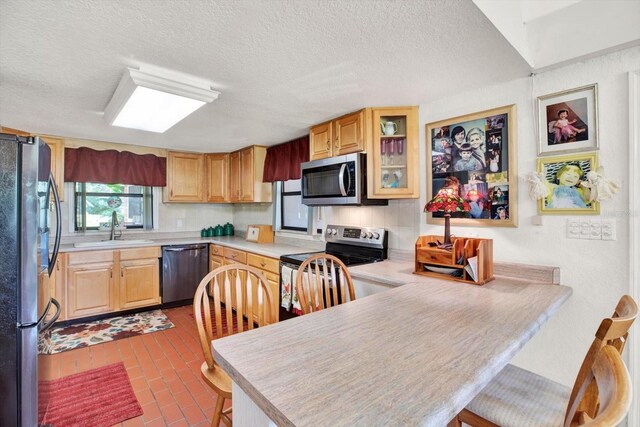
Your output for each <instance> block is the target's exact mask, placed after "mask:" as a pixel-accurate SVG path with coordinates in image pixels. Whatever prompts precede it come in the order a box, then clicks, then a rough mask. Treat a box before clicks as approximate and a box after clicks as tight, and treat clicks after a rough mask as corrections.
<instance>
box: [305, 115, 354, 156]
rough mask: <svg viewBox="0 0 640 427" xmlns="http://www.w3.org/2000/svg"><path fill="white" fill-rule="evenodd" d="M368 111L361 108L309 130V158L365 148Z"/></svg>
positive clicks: (338, 154)
mask: <svg viewBox="0 0 640 427" xmlns="http://www.w3.org/2000/svg"><path fill="white" fill-rule="evenodd" d="M365 114H366V111H365V110H360V111H356V112H354V113H350V114H347V115H345V116H342V117H339V118H337V119H335V120H332V121H330V122H326V123H321V124H319V125H316V126H313V127H312V128H311V129H310V130H309V147H310V148H309V150H310V153H309V159H310V160H317V159H325V158H327V157H334V156H341V155H344V154H349V153H357V152H359V151H364V149H365V146H366V144H365V124H366V120H365V119H366V116H365Z"/></svg>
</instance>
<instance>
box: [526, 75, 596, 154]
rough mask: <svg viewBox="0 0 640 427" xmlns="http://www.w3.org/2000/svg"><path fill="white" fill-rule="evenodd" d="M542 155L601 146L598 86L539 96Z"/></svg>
mask: <svg viewBox="0 0 640 427" xmlns="http://www.w3.org/2000/svg"><path fill="white" fill-rule="evenodd" d="M538 138H539V141H538V154H539V155H541V156H550V155H555V154H560V153H570V152H578V151H594V150H597V149H598V85H597V84H592V85H589V86H583V87H579V88H576V89H571V90H566V91H563V92H558V93H553V94H550V95H545V96H541V97H538Z"/></svg>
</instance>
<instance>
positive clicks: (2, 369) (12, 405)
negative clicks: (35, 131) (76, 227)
mask: <svg viewBox="0 0 640 427" xmlns="http://www.w3.org/2000/svg"><path fill="white" fill-rule="evenodd" d="M50 172H51V150H50V149H49V147H48V146H47V145H46V144H45V143H44V142H42V141H41V140H40V139H39V138H38V137H20V136H16V135H10V134H1V133H0V396H2V398H1V399H0V425H3V426H4V425H6V426H14V425H15V426H29V427H34V426H36V425H38V424H39V422H38V421H39V420H38V363H40V362H41V359H40V358H39V357H38V334H39V333H42V332H43V331H44V330H46V329H47V328H49V327H50V326H51V325H52V324H53V322H55V320H56V319H57V316H58V314H59V311H60V304H58V302H57V301H56V300H55V299H53V298H51V297H50V293H49V289H48V282H47V281H46V278H47V277H48V276H49V275H51V272H52V270H53V266H54V264H55V261H56V257H57V253H58V248H59V245H60V221H59V218H60V202H59V199H58V194H57V191H56V186H55V182H54V181H53V177H52V176H51V173H50ZM52 196H53V206H50V203H51V200H52V199H51V197H52ZM51 209H56V232H55V234H54V235H53V236H52V234H53V233H52V232H51V230H50V226H49V223H50V217H51V215H50V210H51ZM50 239H51V240H53V244H52V245H50ZM50 246H51V247H50ZM39 301H40V304H39V303H38V302H39ZM44 362H46V359H44V361H43V363H44ZM42 368H44V366H41V369H42ZM41 404H44V405H45V406H46V402H41Z"/></svg>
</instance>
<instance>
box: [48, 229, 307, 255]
mask: <svg viewBox="0 0 640 427" xmlns="http://www.w3.org/2000/svg"><path fill="white" fill-rule="evenodd" d="M136 237H138V236H136ZM139 237H140V238H141V239H144V238H145V237H146V236H144V235H141V236H139ZM132 238H133V237H132ZM150 240H152V241H151V242H149V243H140V244H136V245H135V246H132V245H128V244H127V243H126V240H125V241H124V242H123V244H122V245H118V244H114V245H111V246H109V247H79V248H76V247H75V246H73V244H71V243H69V244H63V245H60V252H84V251H104V250H111V249H131V248H143V247H149V246H167V245H188V244H192V243H218V244H220V245H224V246H228V247H230V248H233V249H239V250H243V251H248V252H252V253H255V254H258V255H264V256H268V257H273V258H280V256H281V255H285V254H297V253H302V252H312V251H313V249H311V248H307V247H300V246H293V245H287V244H282V243H254V242H247V241H246V240H245V239H244V238H242V237H238V236H225V237H177V238H166V239H150ZM316 246H317V245H316Z"/></svg>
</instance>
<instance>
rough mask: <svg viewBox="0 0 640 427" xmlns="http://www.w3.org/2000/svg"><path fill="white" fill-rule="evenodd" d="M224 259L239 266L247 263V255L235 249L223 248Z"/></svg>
mask: <svg viewBox="0 0 640 427" xmlns="http://www.w3.org/2000/svg"><path fill="white" fill-rule="evenodd" d="M224 257H225V258H226V259H227V260H229V261H234V262H237V263H240V264H246V263H247V253H246V252H244V251H239V250H237V249H231V248H224Z"/></svg>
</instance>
